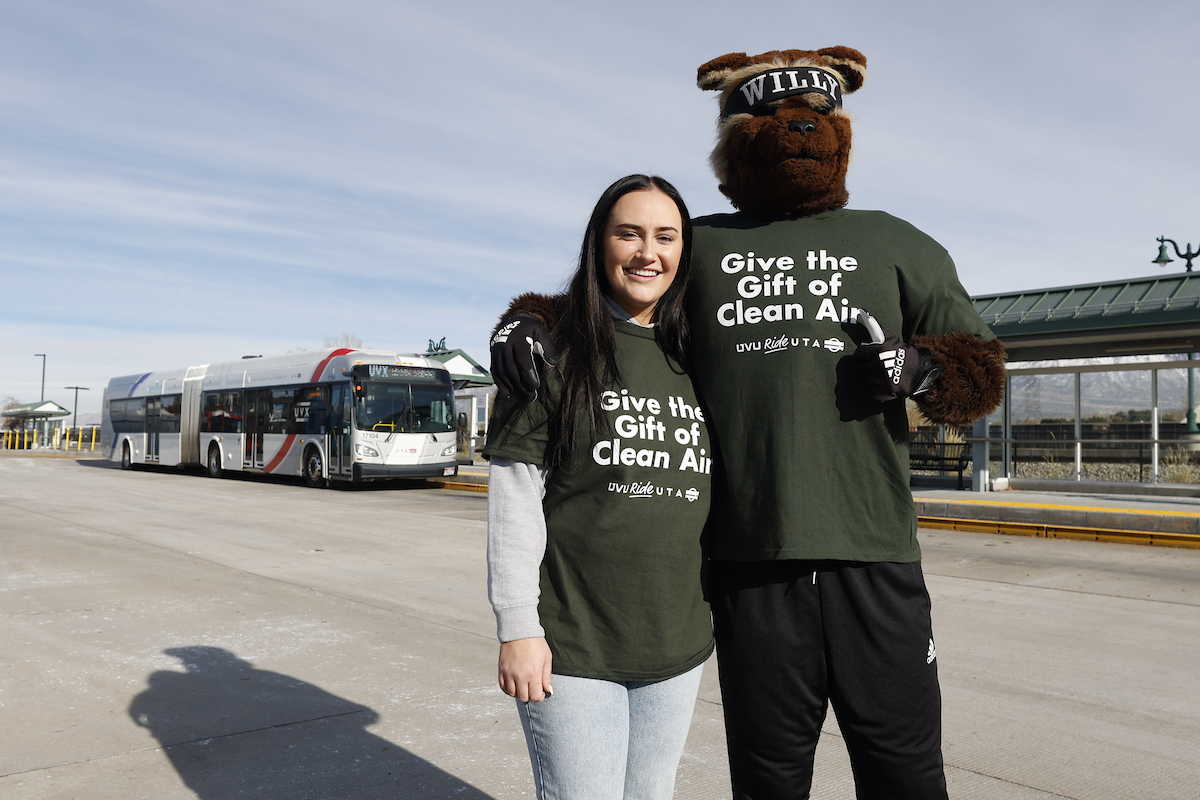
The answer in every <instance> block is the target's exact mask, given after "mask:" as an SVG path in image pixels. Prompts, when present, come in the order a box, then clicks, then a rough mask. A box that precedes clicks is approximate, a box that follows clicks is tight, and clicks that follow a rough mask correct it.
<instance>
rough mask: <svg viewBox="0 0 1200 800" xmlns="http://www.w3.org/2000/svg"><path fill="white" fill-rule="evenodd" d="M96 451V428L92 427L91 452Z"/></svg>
mask: <svg viewBox="0 0 1200 800" xmlns="http://www.w3.org/2000/svg"><path fill="white" fill-rule="evenodd" d="M95 450H96V426H95V425H93V426H92V452H95Z"/></svg>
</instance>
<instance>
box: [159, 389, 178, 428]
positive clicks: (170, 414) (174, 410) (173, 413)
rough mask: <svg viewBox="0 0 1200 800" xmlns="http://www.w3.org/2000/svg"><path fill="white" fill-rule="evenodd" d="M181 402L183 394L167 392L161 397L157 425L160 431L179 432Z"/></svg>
mask: <svg viewBox="0 0 1200 800" xmlns="http://www.w3.org/2000/svg"><path fill="white" fill-rule="evenodd" d="M182 403H183V395H179V394H168V395H164V396H163V399H162V408H161V409H160V410H159V427H158V430H159V432H160V433H179V409H180V406H181V405H182Z"/></svg>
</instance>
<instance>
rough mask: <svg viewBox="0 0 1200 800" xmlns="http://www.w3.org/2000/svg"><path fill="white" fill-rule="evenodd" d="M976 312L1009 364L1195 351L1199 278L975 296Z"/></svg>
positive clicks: (1199, 328) (1184, 275) (1199, 334)
mask: <svg viewBox="0 0 1200 800" xmlns="http://www.w3.org/2000/svg"><path fill="white" fill-rule="evenodd" d="M971 299H972V302H974V304H975V310H976V311H978V312H979V315H980V316H981V317H982V318H983V320H984V322H986V323H987V324H988V326H989V327H990V328H991V329H992V332H993V333H995V334H996V335H997V336H998V337H1000V339H1002V340H1003V341H1004V343H1005V344H1006V345H1007V346H1008V348H1009V355H1010V359H1012V360H1030V359H1042V358H1082V357H1090V356H1104V355H1108V356H1111V355H1135V354H1143V353H1145V354H1153V353H1170V352H1184V351H1189V352H1190V351H1193V350H1196V349H1200V348H1198V347H1197V345H1198V343H1200V273H1190V272H1181V273H1176V274H1173V275H1158V276H1153V275H1152V276H1146V277H1141V278H1133V279H1131V280H1123V281H1106V282H1104V283H1090V284H1081V285H1078V286H1059V287H1053V288H1049V289H1030V290H1026V291H1020V292H1004V293H1001V294H989V295H977V296H975V297H973V298H971Z"/></svg>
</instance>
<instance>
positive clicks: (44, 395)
mask: <svg viewBox="0 0 1200 800" xmlns="http://www.w3.org/2000/svg"><path fill="white" fill-rule="evenodd" d="M33 357H34V358H41V359H42V396H41V397H40V398H38V402H39V403H40V402H42V401H44V400H45V399H46V354H45V353H34V354H33Z"/></svg>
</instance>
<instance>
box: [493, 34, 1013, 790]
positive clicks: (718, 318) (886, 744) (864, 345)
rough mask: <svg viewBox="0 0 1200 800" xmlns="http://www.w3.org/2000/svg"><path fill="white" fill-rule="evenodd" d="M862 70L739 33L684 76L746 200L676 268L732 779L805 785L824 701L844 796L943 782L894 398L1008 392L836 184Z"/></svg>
mask: <svg viewBox="0 0 1200 800" xmlns="http://www.w3.org/2000/svg"><path fill="white" fill-rule="evenodd" d="M865 76H866V59H865V58H864V56H863V55H862V54H861V53H859V52H858V51H857V50H852V49H850V48H848V47H830V48H825V49H822V50H816V51H809V50H783V51H773V52H769V53H763V54H761V55H757V56H748V55H746V54H744V53H731V54H729V55H725V56H721V57H720V58H717V59H714V60H712V61H710V62H708V63H707V64H704V65H703V66H702V67H700V69H699V72H698V76H697V77H698V83H699V86H700V88H701V89H706V90H712V91H715V92H719V93H720V116H719V119H718V140H717V145H716V148H715V149H714V151H713V154H712V168H713V171H714V172H715V173H716V176H717V178H718V179H719V180H720V184H721V186H720V188H721V192H722V193H723V194H725V195H726V196H727V197H728V198H729V200H730V202H732V204H733V205H734V206H735V207H736V208H737V209H738V210H737V212H736V213H732V214H715V215H712V216H708V217H702V218H699V219H696V220H695V221H694V237H695V242H694V250H693V260H692V264H693V277H692V283H691V285H690V286H689V287H688V289H687V292H688V308H689V322H690V325H691V337H692V339H691V353H692V356H693V357H692V364H693V368H692V369H693V374H692V379H693V382H694V383H695V385H696V388H697V390H698V394H699V396H700V398H701V401H702V402H703V404H704V406H705V417H706V419H707V420H708V427H709V430H710V433H711V435H712V437H713V440H714V442H715V448H716V452H717V455H718V458H717V459H716V464H715V466H714V470H713V477H714V481H713V483H714V486H713V500H712V510H711V513H710V516H709V521H708V525H707V528H706V535H707V538H708V547H709V555H710V559H711V561H710V566H709V573H708V593H709V596H710V599H711V602H712V609H713V618H714V626H715V629H716V635H717V655H718V663H719V667H720V680H721V692H722V696H723V699H724V710H725V726H726V732H727V737H728V746H729V761H730V772H731V776H732V781H733V790H734V797H736V798H755V800H765V799H766V798H784V797H787V798H795V797H808V795H809V790H810V787H811V782H812V768H813V754H814V752H815V749H816V744H817V740H818V737H819V734H820V731H821V726H822V724H823V722H824V719H825V714H826V710H827V708H828V706H829V704H830V703H832V705H833V708H834V711H835V713H836V714H837V719H838V725H839V727H840V729H841V732H842V735H843V737H844V739H845V742H846V748H847V750H848V751H849V755H850V761H851V766H852V768H853V772H854V778H855V784H856V787H857V791H858V797H860V798H883V797H887V798H901V797H903V798H922V799H923V800H929V799H930V798H938V797H945V796H946V781H945V775H944V771H943V768H942V753H941V694H940V689H939V687H938V681H937V662H936V660H935V659H936V654H937V651H936V649H935V646H934V640H933V634H932V628H931V624H930V601H929V594H928V592H927V590H926V588H925V583H924V578H923V576H922V573H921V564H920V558H921V553H920V548H919V547H918V544H917V535H916V534H917V518H916V514H915V511H914V509H913V503H912V494H911V492H910V491H909V469H908V419H907V414H906V411H905V404H904V398H905V397H912V398H913V400H914V401H915V402H916V403H917V405H918V406H919V408H920V409H921V411H922V412H923V413H924V414H925V416H926V417H928V418H929V419H930V420H932V421H934V422H942V423H947V424H950V425H966V424H969V423H970V422H971V421H973V420H975V419H977V418H979V417H981V416H984V415H986V414H987V413H989V412H991V411H992V410H993V409H994V408H995V407H996V406H997V405H998V404H999V402H1000V399H1001V396H1002V392H1003V386H1004V348H1003V345H1002V344H1001V343H1000V342H999V341H998V340H996V339H995V338H994V336H993V335H992V334H991V332H990V331H989V330H988V328H987V326H986V325H985V324H984V323H983V321H982V320H981V319H980V318H979V315H978V314H976V313H975V310H974V308H973V307H972V304H971V301H970V298H969V296H968V295H967V292H966V291H965V290H964V289H963V287H962V285H961V283H960V282H959V280H958V276H957V274H956V272H955V268H954V264H953V262H952V261H951V259H950V256H949V255H948V254H947V252H946V251H945V249H944V248H942V247H941V246H940V245H939V244H938V243H937V242H935V241H934V240H933V239H931V238H930V237H928V236H926V235H925V234H923V233H921V232H920V231H919V230H917V229H916V228H914V227H913V226H911V225H909V224H908V223H906V222H903V221H902V220H899V219H897V218H895V217H892V216H890V215H888V214H885V213H883V212H880V211H852V210H846V209H844V208H843V207H844V206H845V205H846V202H847V200H848V199H849V195H848V193H847V191H846V184H845V179H846V169H847V166H848V164H849V160H850V118H849V116H848V115H847V114H846V112H845V111H843V109H842V98H843V95H846V94H849V93H851V92H854V91H856V90H857V89H859V88H860V87H861V86H862V84H863V80H864V78H865ZM602 279H603V278H602ZM555 306H556V302H555V300H554V299H553V298H547V297H544V296H538V295H522V296H521V297H518V298H517V299H516V300H514V302H513V305H512V306H511V307H510V309H509V311H508V312H507V313H506V314H505V316H504V318H503V319H502V320H501V323H500V325H499V326H498V327H497V330H496V334H495V335H494V336H493V339H492V362H493V363H492V366H493V372H494V373H495V374H496V379H497V383H498V384H501V386H502V389H501V391H502V392H509V391H510V392H512V393H513V394H516V395H518V396H525V397H528V396H530V395H531V394H532V393H533V392H534V391H535V390H536V388H537V385H538V380H539V379H538V371H539V369H546V368H548V365H551V364H553V360H554V355H553V354H554V350H553V341H554V339H553V335H552V334H551V333H550V331H552V330H553V328H554V321H555ZM539 356H540V357H541V359H543V361H542V362H541V363H539Z"/></svg>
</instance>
